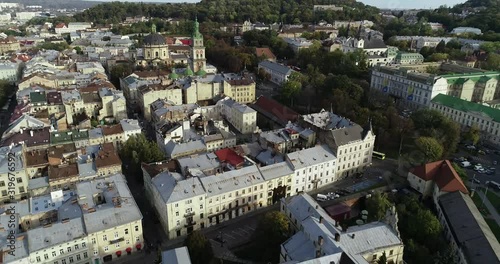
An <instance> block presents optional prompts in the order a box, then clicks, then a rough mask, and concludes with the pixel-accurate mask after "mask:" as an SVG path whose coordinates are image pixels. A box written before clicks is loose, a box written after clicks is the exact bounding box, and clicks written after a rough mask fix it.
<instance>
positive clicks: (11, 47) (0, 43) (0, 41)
mask: <svg viewBox="0 0 500 264" xmlns="http://www.w3.org/2000/svg"><path fill="white" fill-rule="evenodd" d="M19 49H20V45H19V41H17V39H15V38H14V37H12V36H9V37H6V38H0V54H5V53H7V52H9V51H17V50H19Z"/></svg>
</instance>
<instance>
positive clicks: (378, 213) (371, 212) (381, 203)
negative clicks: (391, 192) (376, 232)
mask: <svg viewBox="0 0 500 264" xmlns="http://www.w3.org/2000/svg"><path fill="white" fill-rule="evenodd" d="M391 205H392V204H391V202H389V199H388V198H387V194H385V193H382V194H381V193H376V194H374V195H372V197H370V198H367V199H366V210H368V216H369V217H370V218H371V219H373V220H375V221H378V220H382V219H383V218H384V217H385V214H386V213H387V209H389V207H390V206H391Z"/></svg>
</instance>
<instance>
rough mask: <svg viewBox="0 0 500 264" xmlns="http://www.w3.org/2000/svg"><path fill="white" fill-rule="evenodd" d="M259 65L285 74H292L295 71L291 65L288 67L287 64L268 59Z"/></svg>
mask: <svg viewBox="0 0 500 264" xmlns="http://www.w3.org/2000/svg"><path fill="white" fill-rule="evenodd" d="M259 67H265V68H267V69H270V70H272V71H275V72H278V73H280V74H283V75H288V74H291V73H292V72H293V70H292V69H290V68H289V67H287V66H285V65H281V64H278V63H275V62H271V61H267V60H265V61H262V62H260V63H259Z"/></svg>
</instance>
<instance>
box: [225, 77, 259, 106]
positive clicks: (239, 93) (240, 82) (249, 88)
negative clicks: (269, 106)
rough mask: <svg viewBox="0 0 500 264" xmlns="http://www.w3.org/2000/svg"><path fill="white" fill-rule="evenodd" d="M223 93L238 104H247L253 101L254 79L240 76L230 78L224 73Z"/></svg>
mask: <svg viewBox="0 0 500 264" xmlns="http://www.w3.org/2000/svg"><path fill="white" fill-rule="evenodd" d="M224 77H225V81H224V88H223V91H224V95H225V96H228V97H231V99H233V100H235V101H236V102H238V103H240V104H249V103H253V102H254V101H255V81H253V80H251V79H246V78H242V77H237V78H234V79H233V78H232V77H228V76H227V74H224Z"/></svg>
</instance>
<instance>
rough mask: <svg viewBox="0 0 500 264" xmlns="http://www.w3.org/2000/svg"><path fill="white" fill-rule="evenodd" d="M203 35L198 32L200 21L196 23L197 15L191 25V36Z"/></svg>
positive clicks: (199, 36)
mask: <svg viewBox="0 0 500 264" xmlns="http://www.w3.org/2000/svg"><path fill="white" fill-rule="evenodd" d="M202 37H203V36H202V35H201V33H200V23H198V17H196V18H195V19H194V25H193V38H202Z"/></svg>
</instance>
